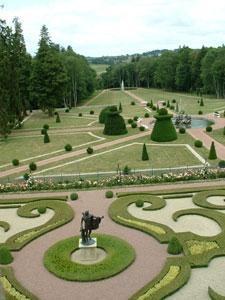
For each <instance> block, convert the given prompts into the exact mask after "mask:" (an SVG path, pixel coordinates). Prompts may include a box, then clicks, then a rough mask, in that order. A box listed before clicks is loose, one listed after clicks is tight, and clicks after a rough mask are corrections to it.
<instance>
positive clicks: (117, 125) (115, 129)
mask: <svg viewBox="0 0 225 300" xmlns="http://www.w3.org/2000/svg"><path fill="white" fill-rule="evenodd" d="M103 133H104V134H105V135H120V134H126V133H127V128H126V124H125V121H124V119H123V117H122V116H120V111H118V110H117V107H116V106H115V107H111V108H110V110H109V111H108V112H107V115H106V119H105V128H104V131H103Z"/></svg>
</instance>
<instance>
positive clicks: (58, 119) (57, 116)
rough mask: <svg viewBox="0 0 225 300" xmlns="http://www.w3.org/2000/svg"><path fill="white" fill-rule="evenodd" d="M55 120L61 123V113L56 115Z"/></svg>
mask: <svg viewBox="0 0 225 300" xmlns="http://www.w3.org/2000/svg"><path fill="white" fill-rule="evenodd" d="M55 121H56V123H60V122H61V120H60V117H59V114H57V115H56V120H55Z"/></svg>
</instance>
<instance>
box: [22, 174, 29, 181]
mask: <svg viewBox="0 0 225 300" xmlns="http://www.w3.org/2000/svg"><path fill="white" fill-rule="evenodd" d="M29 178H30V175H29V174H28V173H24V174H23V179H24V180H26V181H27V180H28V179H29Z"/></svg>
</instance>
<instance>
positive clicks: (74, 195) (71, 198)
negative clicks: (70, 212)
mask: <svg viewBox="0 0 225 300" xmlns="http://www.w3.org/2000/svg"><path fill="white" fill-rule="evenodd" d="M77 199H78V194H77V193H72V194H70V200H77Z"/></svg>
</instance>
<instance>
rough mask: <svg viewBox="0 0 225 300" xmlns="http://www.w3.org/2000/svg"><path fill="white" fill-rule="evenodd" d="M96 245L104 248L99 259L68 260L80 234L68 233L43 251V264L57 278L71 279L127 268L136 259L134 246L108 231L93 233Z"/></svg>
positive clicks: (90, 278)
mask: <svg viewBox="0 0 225 300" xmlns="http://www.w3.org/2000/svg"><path fill="white" fill-rule="evenodd" d="M95 236H96V237H97V245H98V247H99V248H102V249H103V250H105V251H106V253H107V256H106V258H105V259H103V260H102V261H101V262H98V263H96V264H92V265H82V264H79V263H76V262H73V261H72V260H71V254H72V253H73V252H74V251H76V250H77V249H78V241H79V238H80V237H71V238H68V239H66V240H62V241H60V242H57V243H56V244H54V245H53V246H52V247H51V248H49V249H48V250H47V252H46V253H45V255H44V265H45V267H46V268H47V269H48V270H49V271H50V272H51V273H53V274H54V275H56V276H57V277H59V278H62V279H65V280H71V281H95V280H100V279H105V278H108V277H112V276H114V275H116V274H118V273H119V272H121V271H123V270H124V269H125V268H127V267H128V266H129V265H130V264H131V263H132V262H133V261H134V259H135V251H134V249H133V248H132V247H131V246H130V245H129V244H128V243H127V242H125V241H123V240H121V239H119V238H117V237H114V236H110V235H103V234H101V235H95Z"/></svg>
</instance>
